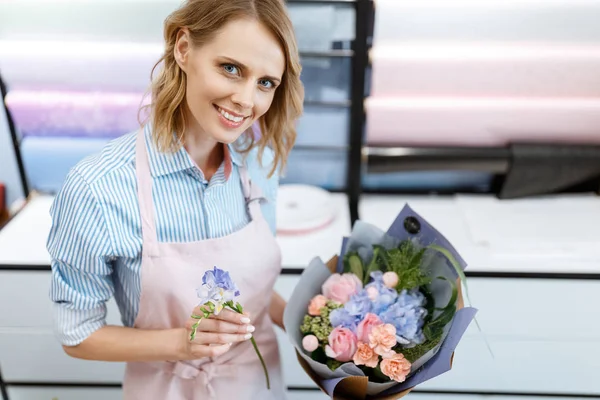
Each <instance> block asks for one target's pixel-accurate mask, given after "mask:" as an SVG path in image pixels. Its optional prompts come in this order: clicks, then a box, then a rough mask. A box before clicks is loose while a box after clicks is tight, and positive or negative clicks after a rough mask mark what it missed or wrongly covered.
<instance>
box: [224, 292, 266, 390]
mask: <svg viewBox="0 0 600 400" xmlns="http://www.w3.org/2000/svg"><path fill="white" fill-rule="evenodd" d="M225 305H226V306H228V307H229V308H231V309H232V310H233V311H235V312H237V313H238V314H243V313H244V310H243V309H242V305H241V304H240V303H235V305H234V304H233V301H228V302H227V303H225ZM250 342H252V346H253V347H254V351H256V354H257V355H258V359H259V360H260V363H261V365H262V367H263V371H265V378H266V380H267V389H269V390H270V389H271V383H270V380H269V371H268V370H267V365H266V364H265V360H264V359H263V357H262V354H260V350H258V346H257V345H256V340H254V337H251V338H250Z"/></svg>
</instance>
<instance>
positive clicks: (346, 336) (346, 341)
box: [325, 326, 357, 362]
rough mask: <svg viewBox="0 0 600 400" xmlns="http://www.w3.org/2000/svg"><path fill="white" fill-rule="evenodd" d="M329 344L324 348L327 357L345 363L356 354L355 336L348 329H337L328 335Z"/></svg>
mask: <svg viewBox="0 0 600 400" xmlns="http://www.w3.org/2000/svg"><path fill="white" fill-rule="evenodd" d="M328 339H329V344H328V345H326V346H325V354H326V355H327V357H330V358H333V359H335V360H338V361H341V362H346V361H350V360H352V357H354V353H356V342H357V340H356V335H355V334H354V333H353V332H352V331H351V330H350V329H348V328H341V327H339V326H338V327H337V328H334V329H333V330H332V331H331V333H330V334H329V337H328Z"/></svg>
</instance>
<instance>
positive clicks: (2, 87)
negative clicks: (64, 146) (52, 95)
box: [0, 75, 29, 198]
mask: <svg viewBox="0 0 600 400" xmlns="http://www.w3.org/2000/svg"><path fill="white" fill-rule="evenodd" d="M7 93H8V89H7V87H6V84H5V82H4V81H3V80H2V75H0V94H1V98H2V107H3V108H4V112H5V113H6V120H7V121H8V129H9V130H10V137H11V139H12V144H13V150H14V153H15V158H16V160H17V167H18V169H19V177H20V180H21V186H22V188H23V195H24V196H25V197H26V198H27V197H28V196H29V184H28V183H27V175H26V174H25V166H24V165H23V157H22V156H21V149H20V143H19V136H18V134H17V129H16V127H15V123H14V121H13V119H12V117H11V115H10V111H9V110H8V107H6V103H5V101H4V99H5V97H6V94H7Z"/></svg>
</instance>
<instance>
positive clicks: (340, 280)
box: [321, 273, 362, 304]
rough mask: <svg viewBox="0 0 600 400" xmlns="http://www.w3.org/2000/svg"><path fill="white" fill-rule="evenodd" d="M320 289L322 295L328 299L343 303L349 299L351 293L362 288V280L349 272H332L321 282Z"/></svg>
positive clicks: (353, 293)
mask: <svg viewBox="0 0 600 400" xmlns="http://www.w3.org/2000/svg"><path fill="white" fill-rule="evenodd" d="M321 289H322V290H321V291H322V293H323V295H324V296H325V297H327V298H328V299H331V300H333V301H337V302H338V303H342V304H344V303H346V302H347V301H348V300H350V297H351V296H352V295H355V294H356V293H358V292H359V291H360V290H361V289H362V282H361V281H360V279H358V277H357V276H356V275H354V274H351V273H345V274H332V275H331V276H330V277H329V278H327V280H326V281H325V283H323V286H322V287H321Z"/></svg>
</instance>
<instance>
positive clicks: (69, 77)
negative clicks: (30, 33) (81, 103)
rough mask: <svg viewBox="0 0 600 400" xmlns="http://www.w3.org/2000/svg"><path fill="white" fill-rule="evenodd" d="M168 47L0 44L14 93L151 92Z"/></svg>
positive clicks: (1, 62)
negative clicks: (154, 74)
mask: <svg viewBox="0 0 600 400" xmlns="http://www.w3.org/2000/svg"><path fill="white" fill-rule="evenodd" d="M163 48H164V47H163V45H162V43H132V42H127V41H114V42H93V41H89V42H87V41H71V40H68V41H51V40H48V41H26V40H18V41H7V40H2V41H0V70H1V71H2V76H3V79H4V80H5V81H6V82H7V83H8V85H10V88H11V90H17V89H32V88H35V89H49V90H67V91H69V90H91V91H93V90H102V91H125V92H128V91H132V92H142V93H143V92H145V91H146V90H147V89H148V86H149V85H150V73H151V71H152V68H153V66H154V65H155V63H156V62H158V60H159V59H160V57H161V55H162V53H163Z"/></svg>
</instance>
